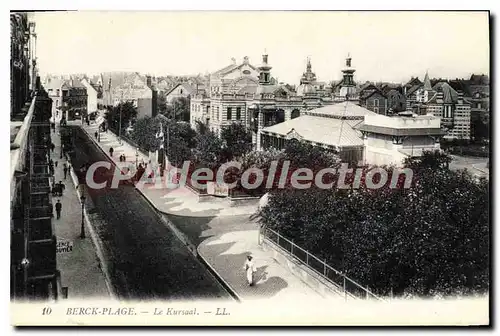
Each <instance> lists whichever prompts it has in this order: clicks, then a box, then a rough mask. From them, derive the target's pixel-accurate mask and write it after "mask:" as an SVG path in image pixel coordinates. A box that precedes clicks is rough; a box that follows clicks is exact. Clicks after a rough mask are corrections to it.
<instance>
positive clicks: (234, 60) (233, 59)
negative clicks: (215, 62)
mask: <svg viewBox="0 0 500 336" xmlns="http://www.w3.org/2000/svg"><path fill="white" fill-rule="evenodd" d="M231 62H232V63H233V65H236V58H234V57H232V58H231Z"/></svg>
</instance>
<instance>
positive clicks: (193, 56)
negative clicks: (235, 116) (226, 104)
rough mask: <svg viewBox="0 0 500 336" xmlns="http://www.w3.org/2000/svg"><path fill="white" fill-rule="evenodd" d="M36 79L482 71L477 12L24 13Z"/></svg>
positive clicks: (484, 46) (360, 76)
mask: <svg viewBox="0 0 500 336" xmlns="http://www.w3.org/2000/svg"><path fill="white" fill-rule="evenodd" d="M34 19H35V22H36V31H37V36H38V39H37V57H38V64H39V68H40V73H41V74H42V76H43V75H45V74H47V73H51V74H70V73H87V74H89V75H91V74H98V73H100V72H105V71H137V72H140V73H149V74H153V75H157V76H161V75H195V74H198V73H201V74H205V73H208V72H214V71H216V70H218V69H220V68H222V67H224V66H226V65H229V64H231V58H233V57H234V58H235V59H236V60H237V62H242V60H243V57H245V56H248V57H249V59H250V64H252V65H255V66H258V65H259V64H260V63H261V62H262V54H263V53H265V52H267V54H268V55H269V64H270V65H271V66H272V67H273V68H272V70H271V73H272V75H273V76H274V77H277V78H278V79H279V81H283V82H286V83H290V84H297V83H298V82H299V80H300V77H301V75H302V73H303V72H304V71H305V65H306V59H307V57H310V58H311V63H312V69H313V71H314V72H315V73H316V75H317V77H318V80H323V81H331V80H339V79H341V76H342V75H341V70H342V68H344V66H345V58H346V56H347V55H348V54H350V55H351V57H352V66H353V67H354V68H355V69H356V73H355V80H356V81H358V82H364V81H366V80H371V81H390V82H398V83H403V82H407V81H408V80H409V79H410V78H411V77H412V76H418V77H420V78H421V79H423V77H424V75H425V72H426V71H428V73H429V75H430V77H431V78H432V77H442V78H467V77H469V76H470V75H471V74H472V73H476V74H479V73H481V74H482V73H484V74H489V53H490V49H489V48H490V47H489V26H488V25H489V22H488V14H487V12H327V11H322V12H321V11H315V12H312V11H311V12H302V11H289V12H284V11H274V12H271V11H268V12H263V11H248V12H243V11H242V12H235V11H232V12H201V11H200V12H183V11H178V12H167V11H155V12H153V11H151V12H146V11H143V12H139V11H128V12H126V11H123V12H117V11H112V12H104V11H103V12H92V11H79V12H41V13H36V14H35V15H34Z"/></svg>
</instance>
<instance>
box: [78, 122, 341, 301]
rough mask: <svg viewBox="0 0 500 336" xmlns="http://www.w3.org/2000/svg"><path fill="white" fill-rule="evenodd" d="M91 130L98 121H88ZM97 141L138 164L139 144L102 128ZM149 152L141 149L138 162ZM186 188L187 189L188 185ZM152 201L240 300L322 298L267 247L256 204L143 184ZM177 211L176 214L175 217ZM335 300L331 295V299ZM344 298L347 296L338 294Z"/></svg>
mask: <svg viewBox="0 0 500 336" xmlns="http://www.w3.org/2000/svg"><path fill="white" fill-rule="evenodd" d="M84 129H85V130H86V131H87V132H88V133H89V134H90V135H92V138H94V136H93V134H94V132H95V131H96V130H97V126H93V125H90V126H87V125H84ZM100 136H101V138H100V142H99V143H98V144H99V146H101V148H103V150H104V151H105V153H109V147H113V149H114V153H113V159H114V160H115V162H117V161H118V158H119V156H120V154H125V155H126V158H127V161H129V162H133V163H135V153H136V151H135V149H134V148H133V147H132V146H130V145H128V144H127V143H126V142H123V143H122V144H121V145H120V143H119V142H118V140H117V137H116V136H115V135H114V134H113V133H112V132H110V131H108V133H104V132H101V135H100ZM142 159H144V161H145V162H147V160H148V159H147V157H146V155H144V154H143V153H139V161H140V160H142ZM184 189H185V188H184ZM138 190H139V191H140V192H141V193H143V195H145V196H146V197H147V198H148V199H149V201H150V203H151V204H153V206H154V207H155V208H156V209H158V210H160V211H162V212H164V213H166V214H167V215H166V219H167V220H171V221H172V222H174V224H175V226H176V227H177V228H179V229H180V230H181V231H182V232H183V233H184V234H185V235H186V236H187V237H188V239H189V240H190V242H191V243H193V244H195V245H196V246H198V248H197V252H198V255H199V256H200V257H201V258H202V260H204V262H205V263H206V264H207V265H208V267H210V268H211V269H212V271H213V272H214V273H215V274H217V276H218V277H219V279H221V280H223V281H224V282H225V284H226V286H228V287H229V289H230V290H231V291H232V292H233V293H234V294H235V295H236V296H237V297H238V298H239V299H240V300H243V301H246V300H259V299H265V300H266V301H268V300H269V299H275V300H279V301H280V303H283V302H285V301H294V302H296V301H297V300H300V301H301V302H304V301H305V300H318V299H323V296H321V295H320V294H319V293H317V292H316V291H315V290H313V289H312V288H311V287H309V286H308V285H307V284H306V283H304V282H303V281H301V280H300V279H299V278H297V277H296V276H295V275H293V274H292V273H291V272H289V271H288V270H287V269H286V268H285V267H283V265H280V264H279V263H278V262H277V261H276V260H275V259H273V257H272V253H270V252H266V251H264V250H263V249H262V248H261V247H260V246H259V244H258V224H257V223H256V222H254V221H251V220H250V218H249V217H250V215H251V214H254V213H255V210H256V206H253V207H242V208H243V210H238V208H239V207H235V208H229V209H228V208H227V205H226V204H224V203H222V202H198V201H197V198H196V200H195V199H194V197H193V193H192V192H191V191H189V190H182V189H181V188H178V189H171V190H164V189H154V188H144V187H143V188H138ZM172 216H174V217H176V218H175V219H172ZM247 255H252V256H254V260H255V263H256V267H257V273H256V278H257V283H256V286H253V287H250V286H248V285H247V284H246V277H245V272H244V269H243V265H244V262H245V260H246V256H247ZM329 299H330V300H331V299H332V298H331V297H330V298H329ZM339 300H341V301H342V302H343V298H342V297H340V296H339Z"/></svg>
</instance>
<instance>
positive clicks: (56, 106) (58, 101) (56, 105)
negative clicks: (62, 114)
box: [56, 99, 59, 107]
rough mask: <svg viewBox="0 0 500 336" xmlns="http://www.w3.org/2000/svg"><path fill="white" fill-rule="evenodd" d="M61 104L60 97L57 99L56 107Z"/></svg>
mask: <svg viewBox="0 0 500 336" xmlns="http://www.w3.org/2000/svg"><path fill="white" fill-rule="evenodd" d="M57 106H59V99H56V107H57Z"/></svg>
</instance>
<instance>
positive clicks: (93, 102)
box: [80, 77, 99, 114]
mask: <svg viewBox="0 0 500 336" xmlns="http://www.w3.org/2000/svg"><path fill="white" fill-rule="evenodd" d="M80 82H81V84H82V85H83V86H85V89H86V91H87V113H88V114H91V113H95V112H97V103H98V96H99V87H98V85H96V84H92V83H91V82H90V79H88V78H87V77H84V78H83V79H82V80H81V81H80Z"/></svg>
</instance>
